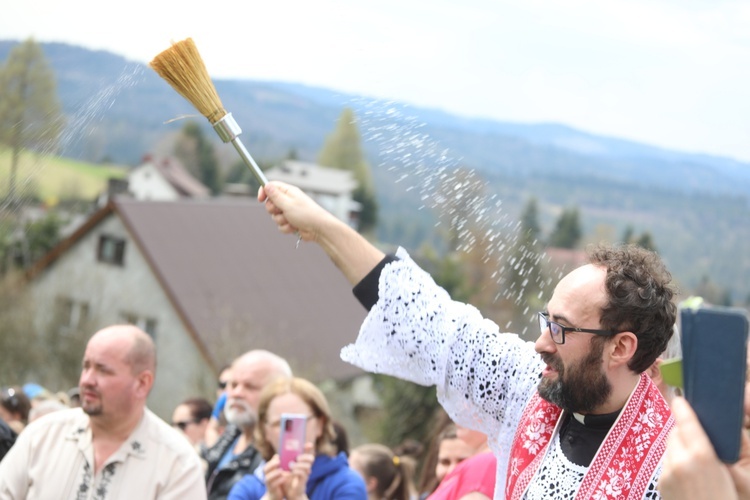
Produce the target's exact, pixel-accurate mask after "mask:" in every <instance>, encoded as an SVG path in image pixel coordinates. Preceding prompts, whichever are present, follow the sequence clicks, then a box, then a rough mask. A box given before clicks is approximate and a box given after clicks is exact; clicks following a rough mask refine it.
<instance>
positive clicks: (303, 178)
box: [265, 160, 362, 227]
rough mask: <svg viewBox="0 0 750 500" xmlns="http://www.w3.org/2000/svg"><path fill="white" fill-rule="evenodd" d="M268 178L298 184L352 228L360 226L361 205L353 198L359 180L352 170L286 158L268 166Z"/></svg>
mask: <svg viewBox="0 0 750 500" xmlns="http://www.w3.org/2000/svg"><path fill="white" fill-rule="evenodd" d="M265 174H266V177H268V179H269V180H272V181H282V182H286V183H289V184H293V185H294V186H297V187H298V188H300V189H301V190H302V191H304V192H305V193H307V194H308V195H309V196H310V197H311V198H312V199H314V200H315V201H316V202H317V203H318V204H319V205H320V206H322V207H323V208H325V209H326V210H328V211H329V212H331V213H332V214H333V215H335V216H336V217H338V218H339V219H340V220H342V221H344V222H346V223H347V224H349V225H350V226H351V227H357V221H358V220H359V212H360V211H361V210H362V207H361V206H360V204H359V203H358V202H356V201H354V200H353V199H352V195H353V193H354V191H355V190H356V189H357V180H356V179H355V178H354V173H353V172H352V171H350V170H341V169H338V168H330V167H324V166H321V165H318V164H316V163H310V162H304V161H297V160H284V161H282V162H281V163H279V164H278V165H276V166H275V167H273V168H270V169H268V170H267V171H266V172H265Z"/></svg>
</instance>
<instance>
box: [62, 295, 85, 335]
mask: <svg viewBox="0 0 750 500" xmlns="http://www.w3.org/2000/svg"><path fill="white" fill-rule="evenodd" d="M88 319H89V303H88V302H82V301H75V300H73V299H72V298H70V297H66V296H63V295H61V296H59V297H57V298H56V299H55V321H56V323H57V325H58V327H59V328H60V331H61V332H62V333H67V332H69V331H72V330H75V329H76V328H81V327H83V326H84V323H85V322H86V321H87V320H88Z"/></svg>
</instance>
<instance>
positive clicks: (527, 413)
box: [258, 181, 677, 500]
mask: <svg viewBox="0 0 750 500" xmlns="http://www.w3.org/2000/svg"><path fill="white" fill-rule="evenodd" d="M258 201H260V202H263V203H265V208H266V211H267V212H268V213H269V215H270V216H271V219H272V221H273V222H274V223H275V224H276V225H277V227H278V229H279V230H280V231H281V232H282V233H285V234H296V235H298V238H301V239H302V240H303V241H313V242H315V243H317V244H318V245H319V246H320V247H321V248H322V249H323V250H324V251H325V252H326V253H327V255H328V256H329V257H330V258H331V260H332V261H333V263H334V264H335V265H336V266H337V267H338V268H339V270H341V272H342V273H343V274H344V276H345V277H346V278H347V279H348V280H349V282H350V283H351V284H352V285H354V294H355V296H356V297H357V298H358V299H359V301H360V302H361V303H362V304H363V306H365V308H366V309H368V310H369V313H368V315H367V317H366V318H365V320H364V322H363V324H362V327H361V329H360V332H359V336H358V337H357V339H356V342H355V343H354V344H352V345H349V346H345V347H344V348H343V350H342V351H341V357H342V359H344V360H345V361H348V362H350V363H352V364H354V365H356V366H358V367H360V368H362V369H365V370H369V371H372V372H378V373H385V374H388V375H391V376H395V377H400V378H403V379H406V380H410V381H412V382H415V383H419V384H422V385H434V386H436V387H437V393H438V399H439V401H440V403H441V404H442V405H443V407H444V408H445V409H446V411H447V413H448V414H449V415H450V417H451V418H452V419H453V420H454V421H455V422H456V423H457V424H459V425H463V426H465V427H468V428H471V429H474V430H478V431H480V432H482V433H484V434H486V435H487V436H488V439H489V444H490V448H491V449H492V450H493V451H494V453H495V454H496V456H497V481H496V487H495V493H494V497H495V498H498V499H499V498H507V499H509V500H510V499H520V498H524V499H546V498H602V499H603V498H655V497H658V492H657V491H656V485H657V482H658V477H659V474H660V470H661V468H660V467H661V466H660V464H661V459H662V456H663V453H664V447H665V442H666V437H667V435H668V433H669V431H670V430H671V428H672V427H673V424H674V420H673V418H672V416H671V413H670V411H669V407H668V405H667V403H666V402H665V401H664V398H663V397H662V395H661V394H660V393H659V390H658V389H657V387H656V386H655V384H654V383H653V382H652V381H651V379H650V378H649V377H648V375H646V374H645V371H646V370H647V369H648V368H649V367H650V366H651V365H652V364H653V363H654V361H655V360H656V358H657V357H658V356H659V355H660V354H661V353H662V352H663V351H664V349H665V348H666V346H667V342H668V340H669V339H670V337H671V335H672V331H673V325H674V323H675V319H676V310H677V308H676V305H675V304H674V303H673V302H672V300H673V297H674V290H673V289H672V285H671V275H670V274H669V272H668V271H667V270H666V267H665V266H664V263H663V262H662V261H661V259H660V258H659V257H658V255H656V254H655V253H654V252H649V251H646V250H644V249H641V248H638V247H635V246H632V245H625V246H617V247H612V246H599V247H596V248H593V249H592V250H591V251H590V252H589V263H588V264H586V265H584V266H581V267H579V268H577V269H575V270H573V271H572V272H570V273H569V274H567V275H566V276H565V277H563V278H562V279H561V281H560V282H559V283H558V284H557V286H556V288H555V291H554V293H553V294H552V297H551V298H550V300H549V302H548V303H547V307H546V309H545V310H544V311H541V313H540V314H538V315H537V318H536V320H537V321H538V325H539V336H538V338H537V340H536V342H526V341H523V340H522V339H521V338H519V337H518V336H517V335H514V334H510V333H507V334H504V333H501V331H500V329H499V327H498V326H497V325H496V324H495V323H493V322H492V321H490V320H488V319H486V318H483V317H482V315H481V314H480V312H479V311H478V310H477V309H476V308H474V307H472V306H471V305H468V304H463V303H460V302H457V301H453V300H452V299H451V297H450V296H449V294H448V293H447V292H446V291H445V290H444V289H442V288H440V287H439V286H437V285H436V284H435V282H434V280H433V279H432V278H431V277H430V276H429V275H428V274H427V273H426V272H424V271H423V270H422V269H420V268H419V267H418V266H417V264H416V263H415V262H414V261H413V260H412V259H411V258H410V257H409V255H408V253H407V252H406V251H405V250H404V249H402V248H400V249H399V250H398V251H397V252H396V254H395V255H386V254H385V253H384V252H383V251H381V250H380V249H378V248H377V247H375V246H374V245H372V244H371V243H370V242H368V241H367V240H366V239H365V238H364V237H363V236H361V235H360V234H358V233H357V232H356V231H355V230H353V229H352V228H350V227H349V226H347V225H346V224H345V223H343V222H341V221H339V220H338V219H337V218H336V217H334V216H333V215H332V214H330V213H328V212H327V211H326V210H325V209H323V208H322V207H320V206H319V205H318V204H316V203H315V202H314V201H313V200H312V199H311V198H310V197H309V196H307V195H306V194H304V193H303V192H302V191H301V190H300V189H299V188H297V187H295V186H292V185H289V184H286V183H282V182H278V181H272V182H269V183H268V184H266V185H265V186H263V187H261V188H260V189H259V191H258Z"/></svg>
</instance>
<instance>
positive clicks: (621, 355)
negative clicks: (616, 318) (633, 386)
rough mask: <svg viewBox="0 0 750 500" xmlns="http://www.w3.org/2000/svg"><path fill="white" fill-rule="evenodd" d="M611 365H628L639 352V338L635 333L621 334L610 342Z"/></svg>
mask: <svg viewBox="0 0 750 500" xmlns="http://www.w3.org/2000/svg"><path fill="white" fill-rule="evenodd" d="M608 349H609V359H610V363H614V364H615V365H627V364H628V363H629V362H630V360H631V359H632V358H633V356H635V352H636V351H637V350H638V337H636V335H635V334H634V333H633V332H620V333H618V334H617V335H615V336H614V337H611V341H610V342H609V346H608Z"/></svg>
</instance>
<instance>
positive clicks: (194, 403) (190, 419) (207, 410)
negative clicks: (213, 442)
mask: <svg viewBox="0 0 750 500" xmlns="http://www.w3.org/2000/svg"><path fill="white" fill-rule="evenodd" d="M212 411H213V406H212V405H211V403H209V402H208V400H207V399H205V398H188V399H186V400H184V401H183V402H182V403H180V404H179V405H177V406H176V407H175V409H174V411H173V412H172V427H174V428H176V429H179V430H180V432H182V433H183V434H184V435H185V437H186V438H187V439H188V441H190V444H191V445H193V448H195V449H196V451H198V452H201V451H202V450H203V449H204V446H205V444H204V439H205V436H206V428H207V427H208V421H209V419H210V418H211V412H212Z"/></svg>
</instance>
